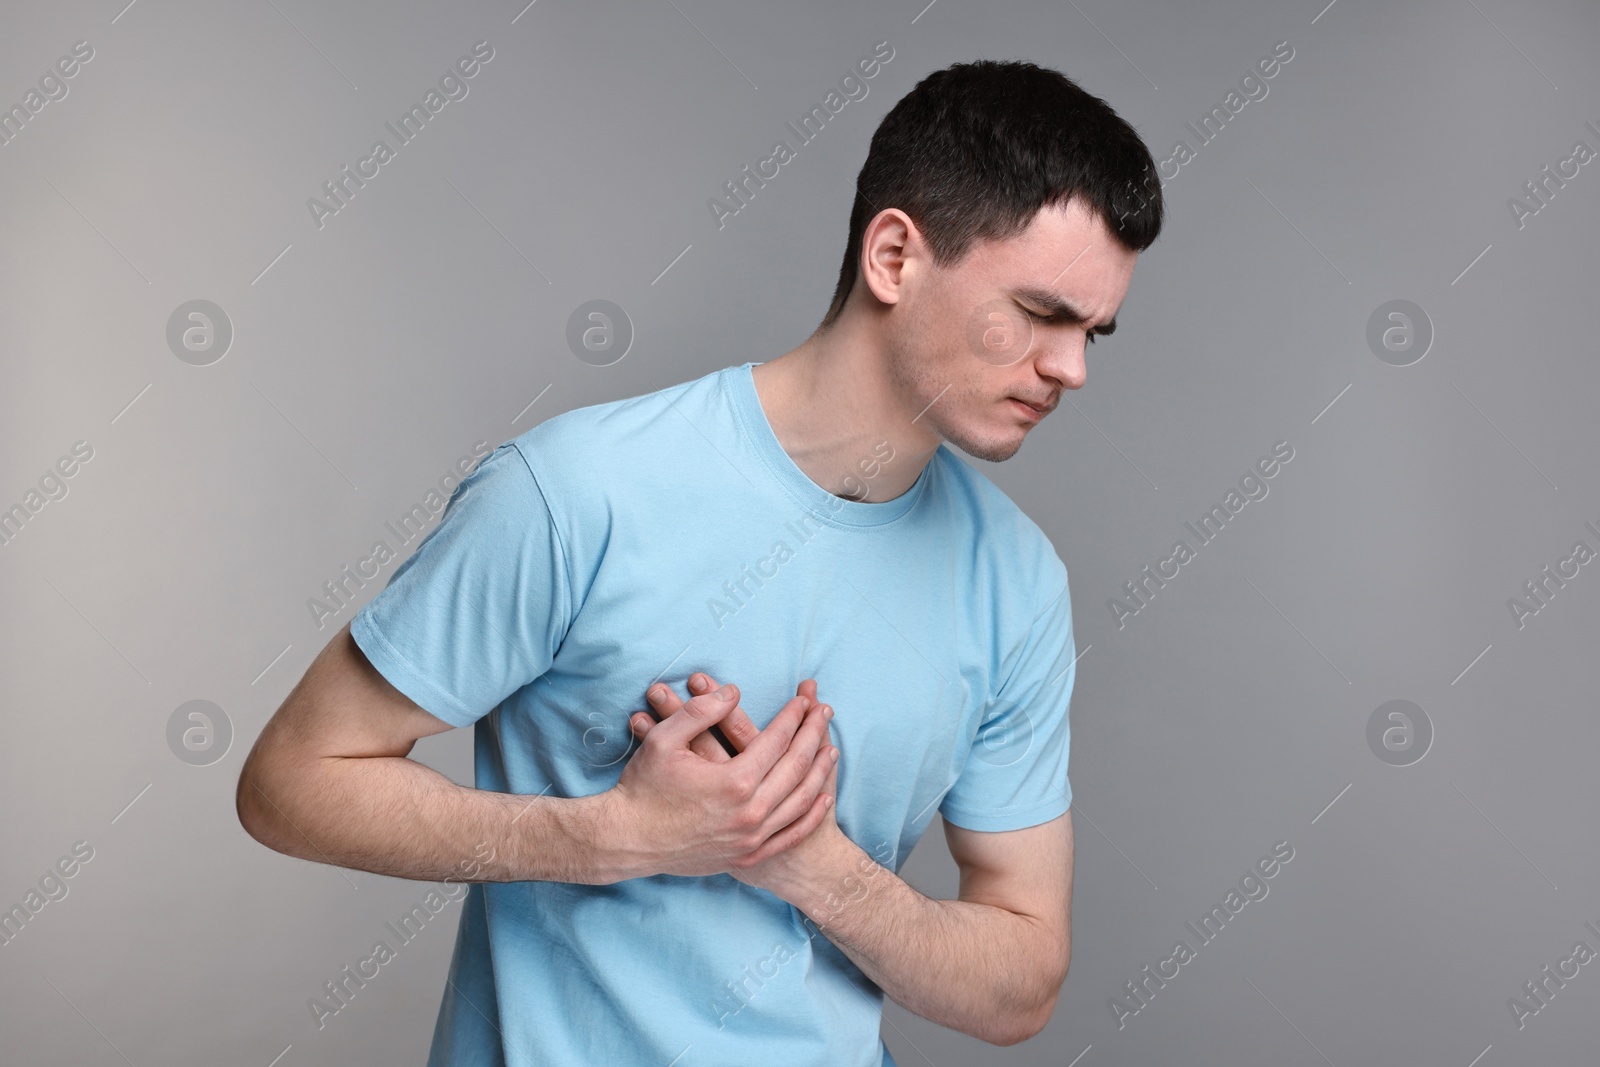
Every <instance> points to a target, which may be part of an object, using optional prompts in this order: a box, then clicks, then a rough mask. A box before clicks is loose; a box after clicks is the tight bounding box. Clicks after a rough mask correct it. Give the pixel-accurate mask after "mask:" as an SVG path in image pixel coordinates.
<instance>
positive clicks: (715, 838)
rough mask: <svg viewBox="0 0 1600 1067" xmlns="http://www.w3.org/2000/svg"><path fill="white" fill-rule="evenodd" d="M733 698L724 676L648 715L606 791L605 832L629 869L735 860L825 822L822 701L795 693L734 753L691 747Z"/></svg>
mask: <svg viewBox="0 0 1600 1067" xmlns="http://www.w3.org/2000/svg"><path fill="white" fill-rule="evenodd" d="M813 692H814V690H813ZM738 706H739V690H738V687H737V686H735V685H734V684H732V683H731V682H730V683H728V684H727V685H725V686H723V687H722V689H721V690H719V691H716V692H711V693H705V694H702V695H700V696H696V697H691V698H690V699H689V701H688V702H687V703H685V704H683V706H682V707H680V708H678V709H677V710H676V711H675V712H674V713H672V714H670V715H668V716H667V718H665V719H664V720H662V721H661V722H659V723H654V724H650V725H648V727H647V732H645V734H644V738H643V740H642V741H641V742H640V745H639V750H638V751H637V752H635V753H634V755H633V757H632V758H631V759H630V760H629V761H628V764H627V766H626V767H624V768H623V771H622V777H621V778H620V779H619V780H618V782H617V784H616V785H615V786H613V787H612V788H611V789H610V790H609V791H607V793H606V794H604V797H605V802H606V807H605V811H606V818H607V827H606V829H605V831H604V832H605V834H606V836H607V837H608V838H609V839H610V840H611V841H612V842H613V844H614V846H615V848H616V849H617V850H618V851H619V852H620V857H619V859H620V862H621V863H622V865H623V866H624V867H625V868H627V869H630V870H633V871H636V872H637V873H636V874H634V875H633V877H644V876H647V875H654V874H676V875H685V876H697V875H710V874H722V873H726V872H728V871H732V870H742V869H744V868H746V867H749V866H752V865H754V864H757V863H760V862H761V861H762V860H764V859H767V858H769V857H770V856H773V855H776V854H777V853H779V852H782V851H783V850H784V849H786V848H790V847H792V846H793V845H795V844H797V843H798V842H800V841H802V840H804V839H805V837H806V836H807V835H808V834H810V833H811V831H812V830H814V829H816V827H817V826H818V825H819V824H820V823H821V822H822V819H823V817H824V815H826V813H827V805H828V804H829V803H831V801H832V797H831V796H829V795H828V794H827V793H826V792H825V791H824V786H825V785H826V783H827V780H828V773H829V771H830V770H831V769H832V766H833V763H832V761H831V760H828V759H818V758H817V755H818V753H819V752H821V751H825V750H826V749H827V747H828V746H827V739H828V722H827V717H826V715H825V714H824V709H825V708H826V707H827V705H825V704H819V703H817V702H815V701H814V700H813V699H812V698H811V697H809V696H805V695H800V694H797V695H796V696H794V697H793V698H792V699H790V700H789V702H788V703H786V704H785V705H784V706H783V709H782V710H781V711H779V712H778V714H777V716H776V717H774V718H773V720H772V721H771V722H770V723H768V724H767V726H766V728H765V729H763V730H760V731H758V733H757V736H756V737H755V739H754V740H752V741H750V743H749V744H748V745H745V746H744V747H743V749H742V750H741V751H740V752H739V754H738V755H737V756H732V757H729V756H728V755H727V754H726V753H724V752H722V751H721V749H720V748H719V749H718V750H717V755H720V756H721V757H722V758H721V759H720V760H717V759H715V758H708V757H707V756H706V755H704V754H702V752H701V751H697V750H696V748H695V747H694V742H695V740H696V738H700V737H701V736H702V735H705V737H706V738H708V739H709V736H710V735H709V734H706V733H705V731H706V730H707V729H708V728H709V727H710V726H711V725H712V724H714V723H718V722H722V721H723V720H724V719H726V718H727V717H728V716H730V715H731V714H732V713H733V711H734V709H735V708H737V707H738ZM736 743H737V742H736ZM703 745H704V742H703V741H702V742H701V746H702V747H703Z"/></svg>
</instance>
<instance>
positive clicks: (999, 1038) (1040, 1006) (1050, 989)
mask: <svg viewBox="0 0 1600 1067" xmlns="http://www.w3.org/2000/svg"><path fill="white" fill-rule="evenodd" d="M1071 953H1072V950H1071V947H1070V944H1069V945H1064V946H1063V947H1062V949H1061V951H1060V952H1059V953H1058V954H1056V955H1054V956H1053V957H1052V958H1053V959H1054V960H1055V961H1056V963H1055V966H1053V967H1052V968H1051V969H1050V972H1049V973H1048V974H1047V975H1045V976H1043V977H1042V978H1041V979H1040V986H1039V994H1038V998H1037V1000H1036V1002H1035V1003H1034V1005H1033V1006H1032V1008H1030V1009H1029V1010H1026V1011H1013V1012H1011V1013H1009V1015H1008V1016H1003V1017H1005V1018H1008V1021H1009V1025H1008V1026H1007V1027H1006V1028H1005V1029H1004V1030H1000V1031H997V1032H996V1033H994V1034H992V1035H978V1036H981V1037H982V1040H985V1041H987V1042H989V1043H990V1044H991V1045H1000V1046H1002V1047H1008V1046H1011V1045H1020V1044H1021V1043H1022V1042H1024V1041H1027V1040H1029V1039H1030V1038H1035V1037H1038V1036H1039V1035H1040V1034H1041V1033H1043V1032H1044V1028H1045V1027H1046V1026H1048V1025H1050V1017H1051V1016H1052V1015H1054V1014H1055V1010H1056V1001H1057V1000H1059V999H1060V997H1061V986H1062V985H1063V984H1064V983H1065V982H1066V980H1067V967H1068V965H1069V963H1070V961H1071Z"/></svg>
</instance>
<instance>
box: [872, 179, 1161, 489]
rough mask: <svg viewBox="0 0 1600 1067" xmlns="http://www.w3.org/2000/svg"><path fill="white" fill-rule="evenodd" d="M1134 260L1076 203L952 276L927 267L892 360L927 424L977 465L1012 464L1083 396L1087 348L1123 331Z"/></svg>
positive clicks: (905, 312) (982, 245) (894, 335)
mask: <svg viewBox="0 0 1600 1067" xmlns="http://www.w3.org/2000/svg"><path fill="white" fill-rule="evenodd" d="M925 247H926V246H924V248H925ZM1137 258H1138V253H1136V252H1130V251H1128V250H1127V249H1125V248H1123V247H1122V245H1120V244H1118V243H1117V240H1116V238H1115V237H1113V236H1112V234H1111V231H1110V230H1109V229H1108V228H1107V227H1106V224H1105V223H1104V222H1103V221H1102V220H1101V219H1100V218H1099V217H1098V216H1096V215H1094V214H1092V213H1091V212H1090V210H1089V209H1088V208H1086V207H1084V206H1083V205H1082V203H1081V202H1080V201H1078V200H1077V199H1073V200H1071V201H1070V202H1069V203H1068V205H1067V206H1066V207H1061V206H1058V205H1052V206H1049V207H1045V208H1043V209H1041V210H1040V211H1039V213H1038V214H1037V215H1035V216H1034V218H1033V220H1032V221H1031V222H1030V223H1029V224H1028V226H1027V228H1026V229H1025V230H1023V231H1022V232H1021V233H1019V234H1017V235H1016V236H1015V237H1011V238H1009V239H1007V240H1004V241H982V242H978V243H976V244H974V245H973V247H972V248H971V249H970V250H969V252H968V254H967V256H966V258H964V259H963V260H962V261H961V262H960V263H958V264H956V265H955V266H953V267H951V268H945V269H941V268H939V267H936V266H934V265H933V262H932V259H931V257H930V256H926V255H925V256H923V257H921V258H920V259H919V260H918V261H917V262H918V264H919V265H920V266H921V268H922V269H920V270H917V271H915V272H913V273H912V274H911V275H909V276H908V277H907V278H906V282H907V284H906V286H905V288H904V289H903V298H902V300H901V301H900V302H899V303H898V304H897V305H896V306H895V308H894V316H893V317H894V318H895V319H898V320H899V321H898V322H896V323H895V324H894V328H893V329H892V331H891V341H890V344H889V349H888V360H889V370H890V373H891V375H893V377H894V380H895V381H896V383H897V384H898V386H899V387H900V388H901V389H902V390H903V391H904V392H905V393H906V395H907V396H909V397H911V398H913V399H914V400H915V401H916V407H917V409H918V410H923V409H924V408H925V409H926V410H923V413H922V415H921V417H920V419H919V420H918V421H920V422H923V423H924V424H925V425H927V426H928V428H929V429H931V430H933V431H934V432H935V433H937V434H938V435H939V436H940V437H942V438H943V439H945V440H946V441H949V442H950V443H951V444H953V445H955V446H956V447H958V448H960V449H961V450H962V451H963V452H966V453H967V454H968V455H972V456H976V457H978V458H979V459H985V460H990V461H992V462H998V461H1000V460H1005V459H1010V458H1011V457H1012V456H1013V455H1015V454H1016V452H1017V449H1019V448H1021V447H1022V439H1023V438H1024V437H1026V436H1027V433H1028V431H1029V430H1030V429H1032V428H1033V426H1034V425H1035V424H1037V423H1038V422H1039V420H1040V419H1042V418H1043V417H1044V415H1046V414H1048V413H1049V412H1050V411H1052V410H1053V409H1054V408H1055V407H1056V405H1057V404H1058V403H1060V401H1061V395H1062V393H1063V392H1064V391H1065V390H1067V389H1080V388H1082V387H1083V383H1084V380H1085V378H1086V377H1087V373H1088V372H1087V368H1086V367H1085V366H1084V349H1085V347H1086V345H1087V344H1088V343H1089V337H1090V335H1091V334H1098V335H1102V336H1103V335H1104V334H1107V333H1109V332H1110V331H1111V328H1113V327H1114V320H1115V318H1116V314H1117V310H1118V309H1119V308H1120V307H1121V306H1122V300H1123V297H1124V296H1125V295H1126V294H1127V291H1128V283H1129V281H1130V280H1131V279H1132V277H1133V265H1134V261H1135V260H1136V259H1137ZM1030 404H1031V405H1033V406H1034V407H1036V408H1038V409H1040V411H1033V410H1030V409H1029V407H1028V406H1027V405H1030ZM1041 411H1042V414H1041V413H1040V412H1041Z"/></svg>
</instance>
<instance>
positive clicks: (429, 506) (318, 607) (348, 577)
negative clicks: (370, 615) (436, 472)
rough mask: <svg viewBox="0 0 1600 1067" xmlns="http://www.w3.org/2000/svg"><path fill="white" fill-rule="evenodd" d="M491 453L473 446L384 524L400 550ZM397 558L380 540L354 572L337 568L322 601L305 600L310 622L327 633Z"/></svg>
mask: <svg viewBox="0 0 1600 1067" xmlns="http://www.w3.org/2000/svg"><path fill="white" fill-rule="evenodd" d="M492 451H494V450H493V449H492V448H490V447H489V442H488V441H478V442H476V443H475V444H474V445H473V446H472V454H471V455H468V456H462V457H461V458H459V459H457V460H456V462H455V466H453V467H451V468H450V469H449V470H448V471H446V472H445V473H444V474H443V475H442V476H440V478H439V481H438V483H437V485H436V486H430V487H429V489H428V492H427V494H426V495H425V496H423V498H422V502H421V503H420V504H412V505H411V507H410V509H409V510H407V511H406V512H404V513H403V514H401V515H400V516H399V517H398V518H397V519H395V520H393V521H388V520H385V522H384V524H383V528H384V529H385V530H387V531H388V532H389V534H390V535H392V536H393V537H394V540H395V544H396V545H397V546H399V547H401V548H403V547H405V546H406V545H409V544H410V543H411V542H412V541H414V540H416V539H417V538H418V537H421V536H422V535H423V531H424V530H425V529H427V526H428V523H430V522H432V521H433V518H434V516H436V515H438V514H439V513H440V512H441V511H443V510H444V508H445V505H446V504H448V503H449V501H450V496H451V494H452V493H454V492H455V489H456V486H458V485H460V484H461V479H463V478H465V477H466V476H467V475H469V474H471V473H472V472H473V471H474V470H475V469H476V468H477V465H478V463H479V462H480V461H481V460H482V459H483V458H484V457H485V456H487V455H488V454H489V453H490V452H492ZM447 483H453V484H447ZM399 558H400V554H399V553H398V552H396V551H395V549H393V548H391V547H389V542H388V540H386V539H385V538H381V537H380V538H378V540H376V541H374V542H373V543H372V548H371V549H369V550H368V551H367V554H366V555H364V556H360V557H358V558H357V559H356V562H355V569H354V570H352V569H351V566H350V564H348V563H346V564H345V565H344V566H343V567H341V568H339V573H338V574H336V575H334V576H333V577H332V578H330V579H329V580H327V581H326V582H323V583H322V597H314V596H313V597H307V598H306V610H307V611H309V612H310V613H311V621H312V622H314V623H316V624H317V629H319V630H324V629H327V626H328V620H329V619H331V618H335V617H336V616H338V615H339V613H340V612H342V611H344V609H345V608H347V607H349V606H350V605H351V604H353V603H354V602H355V599H356V594H357V593H359V592H360V591H361V590H362V589H365V588H366V586H367V582H369V581H371V580H372V579H374V578H376V577H377V576H378V575H379V574H380V573H382V571H383V568H384V567H386V566H388V565H389V564H390V563H392V562H394V561H395V560H397V559H399ZM323 598H326V599H323Z"/></svg>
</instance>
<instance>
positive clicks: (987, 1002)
mask: <svg viewBox="0 0 1600 1067" xmlns="http://www.w3.org/2000/svg"><path fill="white" fill-rule="evenodd" d="M838 841H839V842H840V843H839V845H838V846H837V848H835V849H833V850H830V854H829V859H828V862H827V863H825V864H818V865H817V867H816V868H815V869H814V870H813V871H812V872H810V873H809V874H808V876H807V877H806V880H805V884H804V885H802V886H797V887H794V888H792V889H786V890H785V892H784V894H783V895H784V897H785V898H786V899H788V900H789V902H790V903H791V904H793V905H794V906H795V907H797V908H799V909H800V911H802V912H803V913H805V915H806V916H807V917H808V918H810V919H811V921H812V923H815V924H816V925H817V926H818V927H819V928H820V929H821V931H822V933H823V934H824V935H825V936H826V937H827V938H828V940H830V941H832V942H833V943H834V944H835V945H837V946H838V947H839V949H840V950H841V951H842V952H844V954H845V955H846V956H848V957H850V959H851V960H853V961H854V962H855V964H856V966H858V967H860V968H861V970H862V971H863V972H864V973H865V974H866V975H867V977H869V978H871V979H872V980H873V981H874V982H876V983H877V984H878V986H879V987H880V988H881V989H882V990H883V991H884V993H885V994H887V995H888V996H889V997H890V998H892V999H893V1000H894V1001H895V1002H896V1003H898V1004H900V1005H901V1006H903V1007H904V1008H906V1009H907V1010H908V1011H911V1012H915V1013H916V1014H917V1015H920V1016H922V1017H923V1018H925V1019H931V1020H932V1021H934V1022H936V1023H939V1024H940V1025H941V1026H947V1027H950V1028H951V1029H953V1030H959V1031H961V1032H962V1033H966V1034H970V1035H972V1036H973V1037H977V1038H979V1039H981V1040H984V1041H989V1042H992V1043H994V1044H1002V1045H1005V1044H1014V1043H1016V1042H1017V1041H1020V1040H1024V1039H1026V1038H1028V1037H1031V1036H1032V1035H1033V1034H1034V1033H1036V1032H1037V1031H1038V1030H1039V1029H1041V1028H1042V1027H1043V1025H1044V1022H1045V1020H1046V1019H1047V1018H1048V1017H1049V1015H1050V1012H1051V1009H1052V1008H1053V1007H1054V1003H1055V998H1056V995H1057V994H1058V992H1059V990H1060V982H1059V981H1058V980H1057V979H1058V977H1060V976H1062V970H1061V968H1062V967H1063V964H1062V962H1061V961H1062V960H1064V959H1065V956H1066V946H1064V945H1057V944H1053V943H1052V941H1053V940H1054V939H1053V938H1051V937H1049V936H1047V935H1046V933H1045V932H1044V931H1043V930H1042V929H1041V928H1040V927H1039V926H1038V925H1037V924H1035V923H1034V922H1033V921H1032V920H1030V919H1028V918H1027V917H1026V916H1022V915H1017V914H1015V913H1014V912H1009V911H1006V910H1005V909H1003V908H998V907H993V906H991V905H987V904H977V903H972V902H969V901H962V900H934V899H931V898H929V897H926V896H923V895H922V894H921V893H919V892H917V890H915V889H914V888H912V887H911V886H910V885H908V884H907V883H906V882H905V881H904V880H902V879H901V878H900V877H899V876H898V875H896V874H895V873H894V872H893V871H891V870H889V869H888V868H886V867H883V866H881V865H879V864H877V863H875V862H874V861H873V860H872V857H870V856H869V855H867V853H866V852H865V851H863V850H862V849H861V848H860V847H858V846H857V845H856V844H855V843H854V842H852V841H851V840H850V839H849V838H847V837H845V836H844V835H843V834H840V835H839V837H838ZM808 925H809V924H808Z"/></svg>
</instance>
